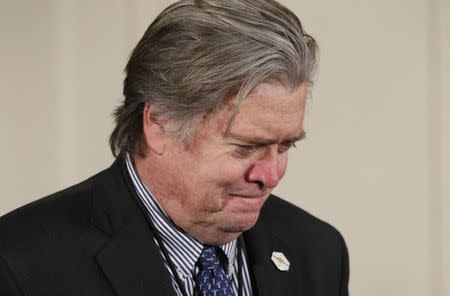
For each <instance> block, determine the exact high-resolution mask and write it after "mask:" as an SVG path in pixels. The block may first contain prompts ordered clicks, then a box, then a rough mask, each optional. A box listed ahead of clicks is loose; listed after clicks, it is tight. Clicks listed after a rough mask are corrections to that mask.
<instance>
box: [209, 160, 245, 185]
mask: <svg viewBox="0 0 450 296" xmlns="http://www.w3.org/2000/svg"><path fill="white" fill-rule="evenodd" d="M247 167H248V164H247V163H246V162H245V161H241V162H237V161H235V160H229V161H227V162H224V163H222V165H220V166H219V167H218V168H217V175H216V176H218V177H217V178H218V180H217V181H218V183H219V184H221V185H230V184H234V183H238V182H239V181H240V180H242V179H244V176H245V171H246V169H247Z"/></svg>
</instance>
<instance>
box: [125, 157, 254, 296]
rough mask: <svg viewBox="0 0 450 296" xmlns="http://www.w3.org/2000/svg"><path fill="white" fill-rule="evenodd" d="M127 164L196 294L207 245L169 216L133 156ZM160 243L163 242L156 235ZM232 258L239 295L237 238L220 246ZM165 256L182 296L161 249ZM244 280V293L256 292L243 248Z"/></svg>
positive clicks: (190, 292)
mask: <svg viewBox="0 0 450 296" xmlns="http://www.w3.org/2000/svg"><path fill="white" fill-rule="evenodd" d="M126 165H127V169H128V172H129V175H130V177H131V180H132V182H133V185H134V187H135V189H136V192H137V194H138V196H139V198H140V199H141V200H142V202H143V203H144V205H145V208H146V209H147V211H148V213H149V215H150V218H151V220H152V222H153V224H154V226H155V228H156V230H157V231H158V233H159V235H160V236H161V239H162V241H163V244H164V246H165V247H166V249H167V251H168V255H169V256H170V259H171V260H172V262H173V264H174V265H175V267H176V269H177V273H178V275H179V277H180V279H181V281H182V282H183V284H184V288H185V290H186V292H187V293H188V295H194V286H195V278H196V276H197V275H198V272H199V270H198V267H197V266H196V264H195V263H196V262H197V259H198V258H199V256H200V253H201V252H202V249H203V245H202V244H201V243H200V242H199V241H197V240H196V239H195V238H193V237H191V236H190V235H188V234H187V233H186V232H184V231H183V230H181V229H180V228H178V227H177V226H176V225H175V224H174V223H173V221H172V220H171V219H170V218H169V217H168V215H167V214H166V213H165V212H164V210H163V209H162V208H161V207H160V206H159V204H158V203H157V201H156V200H155V199H154V198H153V196H152V195H151V193H150V190H149V189H148V188H147V187H146V186H145V185H144V184H143V183H142V182H141V180H140V179H139V177H138V175H137V173H136V171H135V169H134V165H133V163H132V160H131V157H130V156H129V155H127V157H126ZM155 242H156V244H157V245H158V246H159V244H158V242H157V241H156V239H155ZM220 247H221V248H222V250H223V251H224V253H225V254H226V255H227V258H228V262H229V265H228V275H229V276H230V277H231V279H232V283H233V290H234V293H235V295H238V278H237V276H238V273H237V271H238V262H237V261H238V260H237V251H238V249H237V240H234V241H232V242H229V243H228V244H225V245H223V246H220ZM160 252H161V256H162V257H163V259H164V265H165V267H166V269H167V271H168V272H169V274H170V278H171V280H172V285H173V287H174V289H175V291H176V292H177V295H178V296H182V293H181V291H180V289H179V287H178V285H177V282H176V280H175V276H174V275H173V273H172V270H171V269H170V267H169V264H168V263H167V259H166V257H165V256H164V254H163V252H162V251H161V249H160ZM242 259H243V260H242V262H243V264H242V265H243V268H242V275H243V279H242V284H243V288H244V289H243V294H242V295H243V296H250V295H252V291H251V282H250V276H249V272H248V266H247V256H246V254H245V252H244V251H243V250H242Z"/></svg>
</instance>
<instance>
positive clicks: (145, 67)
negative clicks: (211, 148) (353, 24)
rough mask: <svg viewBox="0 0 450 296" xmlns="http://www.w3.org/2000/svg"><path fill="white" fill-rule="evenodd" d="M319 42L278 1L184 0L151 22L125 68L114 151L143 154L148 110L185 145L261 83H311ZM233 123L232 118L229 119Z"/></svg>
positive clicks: (116, 117)
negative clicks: (211, 118)
mask: <svg viewBox="0 0 450 296" xmlns="http://www.w3.org/2000/svg"><path fill="white" fill-rule="evenodd" d="M316 51H317V45H316V42H315V40H314V38H312V37H311V36H310V35H308V34H307V33H305V32H304V30H303V28H302V25H301V23H300V21H299V19H298V18H297V17H296V16H295V15H294V13H292V12H291V11H290V10H289V9H287V8H286V7H284V6H283V5H281V4H280V3H278V2H276V1H274V0H181V1H178V2H176V3H175V4H173V5H171V6H169V7H167V8H166V9H165V10H164V11H163V12H161V14H160V15H159V16H158V17H157V18H156V19H155V20H154V21H153V23H152V24H151V25H150V26H149V28H148V29H147V31H146V32H145V34H144V36H143V37H142V39H141V40H140V41H139V43H138V44H137V46H136V48H135V49H134V50H133V52H132V54H131V57H130V60H129V62H128V64H127V66H126V69H125V72H126V78H125V80H124V89H123V93H124V96H125V100H124V102H123V104H122V105H121V106H119V107H118V108H117V109H116V110H115V113H114V116H115V122H116V127H115V129H114V131H113V132H112V134H111V137H110V146H111V150H112V152H113V154H114V156H116V157H117V156H121V155H122V156H123V155H124V154H125V153H132V154H140V155H144V154H145V150H146V147H145V145H144V141H143V121H142V117H143V110H144V108H145V105H146V104H149V105H150V106H151V107H152V111H153V112H154V116H155V119H156V118H159V117H161V118H165V119H169V120H171V121H172V122H175V123H176V124H175V125H174V126H175V128H174V129H173V130H172V131H173V132H174V133H175V134H176V136H177V137H178V140H179V141H180V142H181V143H184V144H186V145H188V144H189V143H190V142H191V141H192V139H193V137H194V135H195V131H196V130H195V128H196V127H197V124H198V123H199V122H200V121H201V120H202V118H204V117H205V115H207V114H210V113H214V112H217V111H218V110H220V109H221V108H222V107H223V106H224V104H225V103H226V102H227V101H228V100H229V99H230V98H232V97H234V96H236V102H237V107H236V109H235V111H234V114H233V116H232V119H231V121H233V118H234V117H235V116H236V114H237V112H238V108H239V105H240V103H241V102H242V101H243V100H244V99H245V98H246V97H247V96H248V95H249V94H250V93H251V92H252V91H253V90H254V89H255V88H256V87H257V86H258V85H260V84H261V83H263V82H268V81H274V82H279V83H282V84H283V85H286V86H287V87H289V88H290V89H292V90H294V89H295V88H296V87H297V86H298V85H300V84H301V83H303V82H307V83H308V84H309V83H311V79H312V76H313V74H314V71H315V67H316ZM230 125H231V122H230Z"/></svg>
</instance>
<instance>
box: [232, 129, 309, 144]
mask: <svg viewBox="0 0 450 296" xmlns="http://www.w3.org/2000/svg"><path fill="white" fill-rule="evenodd" d="M228 138H229V139H231V140H237V141H239V142H242V143H246V144H251V145H270V144H277V143H278V141H277V140H273V139H264V138H259V137H247V136H240V135H231V134H229V135H228ZM305 138H306V132H305V131H304V130H302V131H301V132H300V135H298V136H296V137H291V138H287V139H285V140H283V141H282V143H285V142H290V143H295V142H298V141H301V140H303V139H305Z"/></svg>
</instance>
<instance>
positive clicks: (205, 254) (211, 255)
mask: <svg viewBox="0 0 450 296" xmlns="http://www.w3.org/2000/svg"><path fill="white" fill-rule="evenodd" d="M218 251H219V250H218V249H217V248H216V247H212V246H204V247H203V250H202V253H201V254H200V257H199V258H198V262H199V264H200V268H201V269H202V270H204V269H216V268H218V267H219V266H220V261H219V257H218V254H217V252H218Z"/></svg>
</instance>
